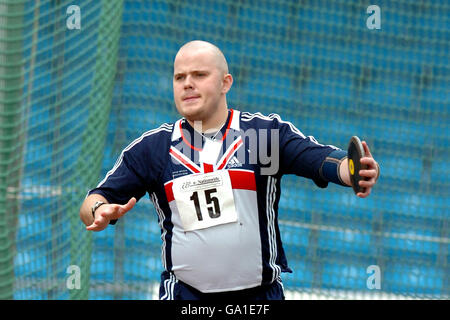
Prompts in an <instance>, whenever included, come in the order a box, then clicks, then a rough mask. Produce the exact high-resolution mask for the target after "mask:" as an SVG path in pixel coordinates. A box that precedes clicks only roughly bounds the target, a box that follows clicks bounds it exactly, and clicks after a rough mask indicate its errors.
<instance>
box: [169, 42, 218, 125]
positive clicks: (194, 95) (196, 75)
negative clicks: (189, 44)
mask: <svg viewBox="0 0 450 320" xmlns="http://www.w3.org/2000/svg"><path fill="white" fill-rule="evenodd" d="M223 82H224V72H223V71H222V70H220V69H219V67H218V63H217V58H216V56H215V55H214V53H212V52H211V51H210V50H207V49H203V50H185V51H182V52H180V53H179V54H178V55H177V57H176V58H175V62H174V77H173V95H174V100H175V105H176V107H177V110H178V112H179V113H180V114H181V115H182V116H183V117H185V118H187V119H188V120H191V121H204V120H207V119H208V118H209V117H211V116H212V115H214V113H215V112H216V111H217V109H218V108H219V107H220V104H221V103H225V102H224V101H225V100H224V94H225V93H226V90H224V85H223Z"/></svg>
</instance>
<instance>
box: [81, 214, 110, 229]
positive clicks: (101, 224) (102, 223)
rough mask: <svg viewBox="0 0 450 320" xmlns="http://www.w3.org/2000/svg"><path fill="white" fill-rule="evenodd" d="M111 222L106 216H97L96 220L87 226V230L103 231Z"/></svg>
mask: <svg viewBox="0 0 450 320" xmlns="http://www.w3.org/2000/svg"><path fill="white" fill-rule="evenodd" d="M108 224H109V221H108V220H107V219H105V218H101V217H99V218H97V219H95V220H94V222H93V223H92V224H91V225H90V226H87V227H86V230H88V231H102V230H103V229H105V228H106V227H107V226H108Z"/></svg>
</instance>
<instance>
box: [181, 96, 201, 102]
mask: <svg viewBox="0 0 450 320" xmlns="http://www.w3.org/2000/svg"><path fill="white" fill-rule="evenodd" d="M198 98H200V96H187V97H184V98H183V101H194V100H196V99H198Z"/></svg>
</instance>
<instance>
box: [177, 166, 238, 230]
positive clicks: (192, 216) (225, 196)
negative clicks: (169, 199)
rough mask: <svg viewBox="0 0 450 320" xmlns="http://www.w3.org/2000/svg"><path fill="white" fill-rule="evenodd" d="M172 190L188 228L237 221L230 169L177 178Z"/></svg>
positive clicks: (184, 223) (195, 228) (183, 221)
mask: <svg viewBox="0 0 450 320" xmlns="http://www.w3.org/2000/svg"><path fill="white" fill-rule="evenodd" d="M172 190H173V195H174V198H175V202H176V204H177V208H178V212H179V213H180V217H181V222H182V224H183V228H184V231H193V230H198V229H205V228H210V227H213V226H217V225H220V224H225V223H230V222H236V221H237V213H236V208H235V205H234V198H233V191H232V188H231V180H230V175H229V173H228V171H227V170H219V171H215V172H209V173H198V174H192V175H187V176H184V177H180V178H177V179H175V180H174V181H173V186H172Z"/></svg>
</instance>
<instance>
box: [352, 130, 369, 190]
mask: <svg viewBox="0 0 450 320" xmlns="http://www.w3.org/2000/svg"><path fill="white" fill-rule="evenodd" d="M362 157H364V148H363V146H362V143H361V140H359V138H358V137H357V136H353V137H352V138H351V139H350V143H349V145H348V170H349V172H350V180H351V182H352V187H353V191H355V194H357V193H358V192H364V191H365V188H363V187H361V186H360V185H359V181H361V180H364V178H363V177H361V176H360V175H359V170H361V169H366V168H367V166H366V165H362V164H361V162H360V160H361V158H362Z"/></svg>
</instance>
